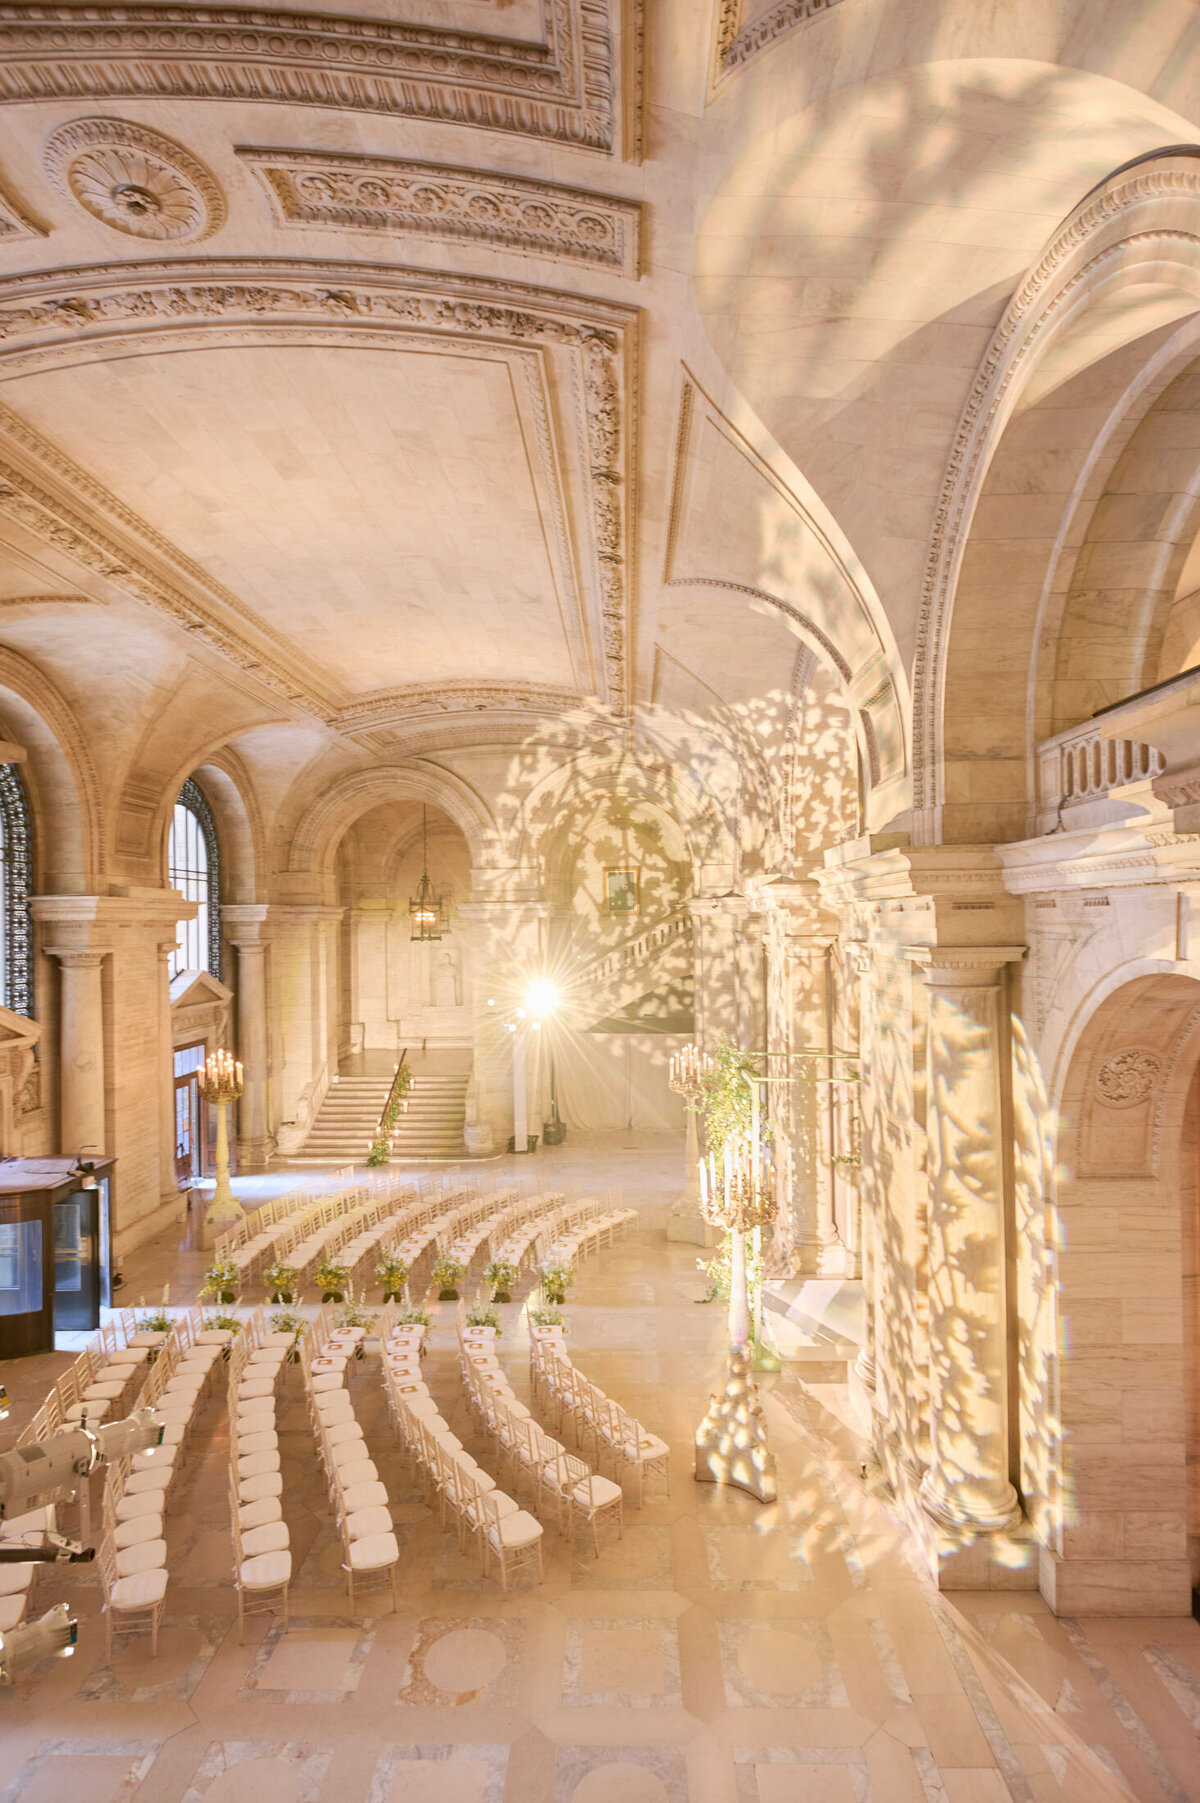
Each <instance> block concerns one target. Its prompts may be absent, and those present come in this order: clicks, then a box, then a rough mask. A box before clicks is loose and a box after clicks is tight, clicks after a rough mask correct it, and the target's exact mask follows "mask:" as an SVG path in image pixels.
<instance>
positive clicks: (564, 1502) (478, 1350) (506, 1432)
mask: <svg viewBox="0 0 1200 1803" xmlns="http://www.w3.org/2000/svg"><path fill="white" fill-rule="evenodd" d="M458 1339H459V1362H460V1367H461V1370H462V1377H463V1383H464V1385H465V1387H466V1391H467V1400H468V1402H469V1404H470V1408H471V1413H472V1415H473V1416H474V1419H475V1424H476V1426H477V1427H478V1429H479V1431H480V1432H481V1433H482V1434H483V1435H484V1436H485V1437H487V1438H490V1439H491V1440H492V1441H493V1442H494V1444H495V1447H496V1456H497V1458H498V1459H499V1461H500V1465H501V1470H503V1463H504V1460H505V1459H507V1460H508V1461H509V1463H510V1465H511V1468H512V1471H513V1488H514V1491H515V1494H516V1497H517V1500H518V1501H519V1500H520V1495H521V1483H522V1480H523V1479H524V1481H525V1482H526V1483H528V1485H529V1487H530V1491H531V1496H532V1501H533V1507H534V1509H535V1510H536V1512H537V1513H538V1514H539V1515H540V1516H542V1517H543V1518H547V1517H548V1518H549V1519H550V1520H551V1521H552V1522H553V1523H554V1524H555V1525H556V1526H557V1528H558V1530H559V1532H560V1533H561V1534H563V1535H565V1536H570V1537H572V1538H573V1537H574V1532H575V1529H576V1527H577V1526H578V1525H579V1524H581V1523H582V1524H583V1525H584V1526H586V1527H587V1528H588V1529H589V1530H590V1532H591V1536H592V1549H593V1551H594V1553H595V1555H596V1557H597V1558H599V1557H600V1530H601V1528H602V1527H604V1526H609V1525H611V1526H615V1527H616V1530H617V1538H618V1539H620V1538H621V1535H622V1531H623V1503H624V1497H623V1493H622V1490H621V1486H620V1484H617V1483H614V1482H613V1481H612V1479H611V1478H606V1477H603V1476H601V1475H600V1474H599V1473H597V1472H594V1471H593V1470H592V1469H591V1467H590V1466H589V1465H588V1464H587V1463H586V1462H585V1461H584V1460H583V1459H580V1458H576V1457H574V1456H573V1455H572V1454H571V1453H569V1452H568V1451H567V1449H566V1447H565V1446H563V1445H562V1444H561V1442H560V1441H558V1440H555V1439H552V1438H551V1436H550V1435H549V1434H547V1433H545V1432H544V1431H543V1429H542V1428H541V1427H539V1426H538V1424H537V1422H536V1421H535V1420H534V1419H533V1416H532V1414H531V1413H530V1410H529V1409H528V1408H527V1407H526V1405H525V1404H524V1403H523V1402H521V1401H520V1400H519V1399H518V1397H517V1396H516V1394H515V1392H514V1391H513V1387H512V1385H511V1384H510V1382H509V1380H508V1377H507V1375H506V1373H505V1372H504V1370H503V1368H502V1366H501V1364H500V1360H499V1358H498V1357H497V1353H496V1338H495V1329H494V1328H490V1327H472V1326H469V1325H468V1324H467V1322H466V1319H465V1314H464V1311H463V1310H462V1308H461V1306H460V1309H459V1317H458Z"/></svg>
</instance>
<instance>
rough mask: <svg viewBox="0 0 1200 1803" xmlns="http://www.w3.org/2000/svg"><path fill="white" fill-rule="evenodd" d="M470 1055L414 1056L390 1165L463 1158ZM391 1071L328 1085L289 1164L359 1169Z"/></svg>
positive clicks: (343, 1078)
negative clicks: (406, 1098) (341, 1166)
mask: <svg viewBox="0 0 1200 1803" xmlns="http://www.w3.org/2000/svg"><path fill="white" fill-rule="evenodd" d="M469 1058H470V1054H469V1053H468V1054H465V1055H461V1054H460V1055H458V1056H455V1055H453V1054H450V1053H442V1054H440V1055H438V1054H434V1055H432V1056H430V1057H428V1058H423V1057H422V1056H421V1055H420V1054H417V1055H416V1056H415V1057H414V1058H413V1059H412V1060H411V1061H410V1062H411V1063H412V1066H413V1083H412V1088H411V1089H410V1090H409V1092H408V1107H407V1109H405V1110H403V1111H402V1112H401V1114H400V1115H399V1117H398V1118H397V1121H396V1125H395V1128H394V1129H393V1132H392V1160H393V1161H396V1160H405V1159H422V1160H428V1159H433V1160H438V1159H457V1158H461V1157H462V1156H463V1149H464V1148H463V1122H464V1120H465V1118H466V1098H467V1083H468V1081H469V1079H470V1068H469ZM391 1082H392V1073H391V1068H390V1066H389V1067H386V1068H384V1069H382V1070H380V1071H379V1072H378V1074H365V1073H358V1074H342V1075H340V1076H339V1077H338V1078H337V1080H336V1082H334V1083H331V1084H330V1086H329V1089H328V1091H327V1092H326V1096H325V1100H324V1102H323V1103H322V1104H321V1110H320V1113H319V1114H318V1115H317V1118H316V1121H315V1122H314V1123H313V1128H312V1131H311V1133H310V1134H309V1136H308V1138H307V1139H306V1140H305V1142H304V1144H303V1146H302V1147H301V1148H300V1150H299V1152H297V1153H296V1155H295V1158H294V1159H293V1160H292V1162H294V1163H304V1164H314V1163H316V1164H351V1163H353V1164H362V1163H363V1161H364V1160H365V1158H366V1156H367V1153H368V1151H369V1150H370V1147H371V1141H372V1140H373V1139H374V1137H375V1130H376V1127H377V1126H378V1124H379V1117H380V1115H381V1114H382V1112H383V1106H384V1103H385V1102H386V1101H387V1097H388V1091H389V1089H390V1088H391Z"/></svg>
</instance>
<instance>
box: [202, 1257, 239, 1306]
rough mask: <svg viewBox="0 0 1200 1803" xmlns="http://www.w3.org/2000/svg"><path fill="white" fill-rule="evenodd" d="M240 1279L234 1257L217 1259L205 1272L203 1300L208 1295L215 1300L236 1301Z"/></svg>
mask: <svg viewBox="0 0 1200 1803" xmlns="http://www.w3.org/2000/svg"><path fill="white" fill-rule="evenodd" d="M238 1279H239V1272H238V1268H237V1266H236V1265H235V1264H234V1262H233V1260H232V1259H230V1258H218V1259H215V1260H214V1262H213V1263H212V1264H211V1265H210V1266H209V1267H208V1270H207V1271H206V1272H205V1273H204V1282H203V1284H202V1285H201V1288H200V1297H201V1300H202V1301H203V1299H204V1298H205V1297H206V1296H207V1297H208V1298H209V1299H210V1300H211V1301H213V1302H236V1301H237V1299H238Z"/></svg>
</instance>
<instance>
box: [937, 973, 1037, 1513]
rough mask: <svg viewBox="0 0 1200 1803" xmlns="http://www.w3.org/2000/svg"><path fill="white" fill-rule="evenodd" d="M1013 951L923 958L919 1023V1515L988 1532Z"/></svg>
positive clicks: (1007, 1496) (1009, 1493) (1003, 1501)
mask: <svg viewBox="0 0 1200 1803" xmlns="http://www.w3.org/2000/svg"><path fill="white" fill-rule="evenodd" d="M1022 949H1023V948H1021V947H1015V946H999V947H997V946H977V947H969V948H950V949H947V948H940V947H939V948H934V949H933V950H931V951H930V952H929V953H928V957H929V964H928V966H927V967H926V969H925V973H924V974H925V984H926V989H927V992H928V1001H929V1015H928V1019H929V1025H928V1066H927V1068H928V1084H929V1087H928V1112H927V1132H928V1169H929V1277H928V1284H929V1407H930V1424H929V1428H930V1433H929V1445H930V1456H929V1465H928V1468H927V1470H926V1472H925V1476H924V1478H923V1480H922V1484H921V1501H922V1504H923V1506H924V1508H925V1510H926V1513H927V1514H928V1515H929V1516H930V1517H931V1519H932V1520H933V1521H934V1522H935V1523H936V1524H938V1525H939V1526H942V1527H949V1528H967V1529H972V1530H975V1531H977V1532H979V1531H981V1532H990V1531H994V1530H996V1529H1002V1528H1007V1527H1011V1526H1013V1525H1014V1524H1015V1523H1016V1522H1017V1520H1019V1518H1020V1505H1019V1503H1018V1500H1017V1494H1016V1491H1015V1490H1014V1488H1013V1486H1012V1483H1011V1481H1010V1478H1009V1457H1010V1455H1009V1422H1008V1415H1009V1396H1008V1343H1007V1308H1006V1294H1005V1291H1006V1278H1005V1240H1006V1225H1005V1223H1006V1209H1005V1158H1004V1148H1003V1121H1004V1108H1003V1099H1002V1097H1003V1081H1004V1076H1003V1069H1002V1060H1003V1054H1004V1047H1005V1045H1006V1038H1005V1034H1004V1026H1003V1022H1002V1009H1003V1007H1004V1006H1005V981H1004V966H1005V964H1006V963H1008V962H1009V961H1011V960H1013V959H1016V958H1019V957H1020V956H1021V955H1022Z"/></svg>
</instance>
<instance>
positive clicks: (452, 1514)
mask: <svg viewBox="0 0 1200 1803" xmlns="http://www.w3.org/2000/svg"><path fill="white" fill-rule="evenodd" d="M387 1313H388V1311H385V1317H386V1316H387ZM379 1326H380V1333H381V1338H382V1343H383V1376H384V1386H385V1390H386V1394H387V1402H388V1410H389V1413H390V1415H391V1419H392V1423H393V1426H394V1427H395V1430H396V1435H397V1438H398V1439H399V1441H400V1444H401V1446H402V1447H403V1448H404V1451H405V1455H406V1457H407V1458H408V1461H409V1463H410V1465H411V1466H412V1467H413V1469H414V1470H415V1471H416V1473H417V1474H418V1477H419V1478H420V1480H421V1484H422V1489H423V1493H424V1497H425V1501H426V1503H427V1504H432V1501H433V1498H434V1497H436V1498H437V1500H438V1507H439V1512H440V1515H441V1520H442V1525H443V1527H444V1526H445V1525H446V1522H447V1519H448V1518H452V1519H453V1521H454V1524H455V1528H456V1530H457V1534H458V1542H459V1547H460V1549H462V1550H463V1551H465V1550H466V1548H467V1546H468V1545H469V1544H470V1543H472V1542H473V1543H474V1546H475V1549H476V1552H477V1554H478V1558H479V1568H480V1571H481V1572H483V1573H485V1574H486V1573H487V1572H488V1571H489V1570H493V1569H494V1570H496V1571H497V1572H498V1573H499V1577H500V1583H501V1586H502V1588H503V1589H504V1591H505V1593H506V1594H507V1592H508V1587H509V1584H510V1582H512V1581H513V1580H515V1579H516V1578H518V1577H520V1576H522V1575H524V1574H528V1575H529V1576H530V1577H531V1578H532V1580H533V1582H534V1583H535V1584H540V1583H541V1581H542V1525H541V1523H540V1522H539V1521H537V1520H535V1518H534V1517H533V1516H532V1515H530V1514H529V1513H528V1512H527V1511H526V1510H525V1509H522V1508H521V1506H520V1504H519V1503H518V1502H516V1501H515V1500H514V1498H512V1497H511V1496H508V1495H507V1494H506V1493H505V1492H504V1491H503V1490H501V1489H500V1488H499V1487H498V1485H497V1483H496V1480H495V1478H493V1477H492V1476H491V1474H490V1473H489V1472H486V1471H484V1470H483V1469H482V1468H481V1466H480V1465H479V1464H478V1463H477V1462H476V1460H475V1459H473V1458H472V1457H471V1455H470V1453H468V1452H467V1451H466V1449H465V1448H464V1446H463V1444H462V1441H461V1440H460V1439H459V1438H458V1436H457V1435H456V1434H454V1433H452V1432H451V1431H450V1426H449V1424H448V1422H446V1421H445V1420H444V1419H443V1417H442V1415H441V1414H440V1413H439V1410H438V1406H437V1403H436V1402H435V1400H434V1398H433V1397H432V1396H431V1395H430V1393H429V1388H428V1385H427V1384H426V1382H425V1379H424V1376H423V1374H422V1371H421V1361H420V1356H419V1348H420V1341H419V1339H418V1338H417V1337H416V1336H415V1335H414V1333H413V1331H412V1329H411V1328H406V1327H403V1326H398V1325H395V1324H394V1320H392V1319H387V1318H383V1317H381V1320H380V1323H379Z"/></svg>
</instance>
